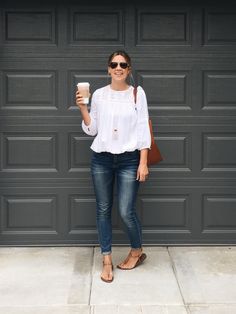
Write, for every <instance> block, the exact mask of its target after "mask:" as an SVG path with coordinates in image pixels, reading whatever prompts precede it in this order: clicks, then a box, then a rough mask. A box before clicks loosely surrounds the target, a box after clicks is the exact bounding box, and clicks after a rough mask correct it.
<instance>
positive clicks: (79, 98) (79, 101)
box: [75, 90, 87, 110]
mask: <svg viewBox="0 0 236 314" xmlns="http://www.w3.org/2000/svg"><path fill="white" fill-rule="evenodd" d="M75 99H76V105H77V106H78V107H79V108H80V110H81V109H85V108H87V106H86V104H85V103H84V98H83V96H82V94H80V92H79V91H78V90H77V92H76V96H75Z"/></svg>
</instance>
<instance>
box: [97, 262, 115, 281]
mask: <svg viewBox="0 0 236 314" xmlns="http://www.w3.org/2000/svg"><path fill="white" fill-rule="evenodd" d="M104 265H112V270H113V268H114V267H113V264H112V263H105V262H104V261H103V266H104ZM100 278H101V279H102V280H103V281H105V282H112V281H113V279H114V276H112V279H105V278H103V277H102V276H100Z"/></svg>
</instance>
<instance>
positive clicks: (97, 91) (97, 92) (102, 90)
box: [94, 85, 108, 95]
mask: <svg viewBox="0 0 236 314" xmlns="http://www.w3.org/2000/svg"><path fill="white" fill-rule="evenodd" d="M107 87H108V85H106V86H103V87H99V88H97V89H96V90H95V91H94V94H98V95H99V94H102V93H103V92H104V91H106V90H107Z"/></svg>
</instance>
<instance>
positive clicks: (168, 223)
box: [141, 194, 191, 231]
mask: <svg viewBox="0 0 236 314" xmlns="http://www.w3.org/2000/svg"><path fill="white" fill-rule="evenodd" d="M141 202H142V203H141V214H142V222H143V228H144V229H149V228H155V229H162V228H164V229H172V230H173V229H187V230H189V231H190V229H191V227H190V225H189V224H190V219H189V218H190V214H189V210H190V207H189V206H190V203H189V195H171V194H170V195H157V196H156V197H153V196H149V197H145V195H144V196H143V197H141Z"/></svg>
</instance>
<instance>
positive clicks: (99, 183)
mask: <svg viewBox="0 0 236 314" xmlns="http://www.w3.org/2000/svg"><path fill="white" fill-rule="evenodd" d="M139 159H140V151H139V150H135V151H133V152H124V153H121V154H111V153H108V152H102V153H96V152H93V156H92V162H91V174H92V179H93V184H94V191H95V196H96V223H97V229H98V239H99V243H100V246H101V253H102V254H103V255H107V254H111V251H112V249H111V246H112V221H111V211H112V205H113V186H114V180H115V178H116V179H117V196H118V210H119V214H120V216H121V218H122V220H123V222H124V224H125V226H126V229H127V233H128V237H129V240H130V244H131V248H132V249H140V248H141V247H142V230H141V223H140V221H139V218H138V216H137V213H136V208H135V203H136V197H137V192H138V187H139V181H138V180H136V176H137V169H138V165H139Z"/></svg>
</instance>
